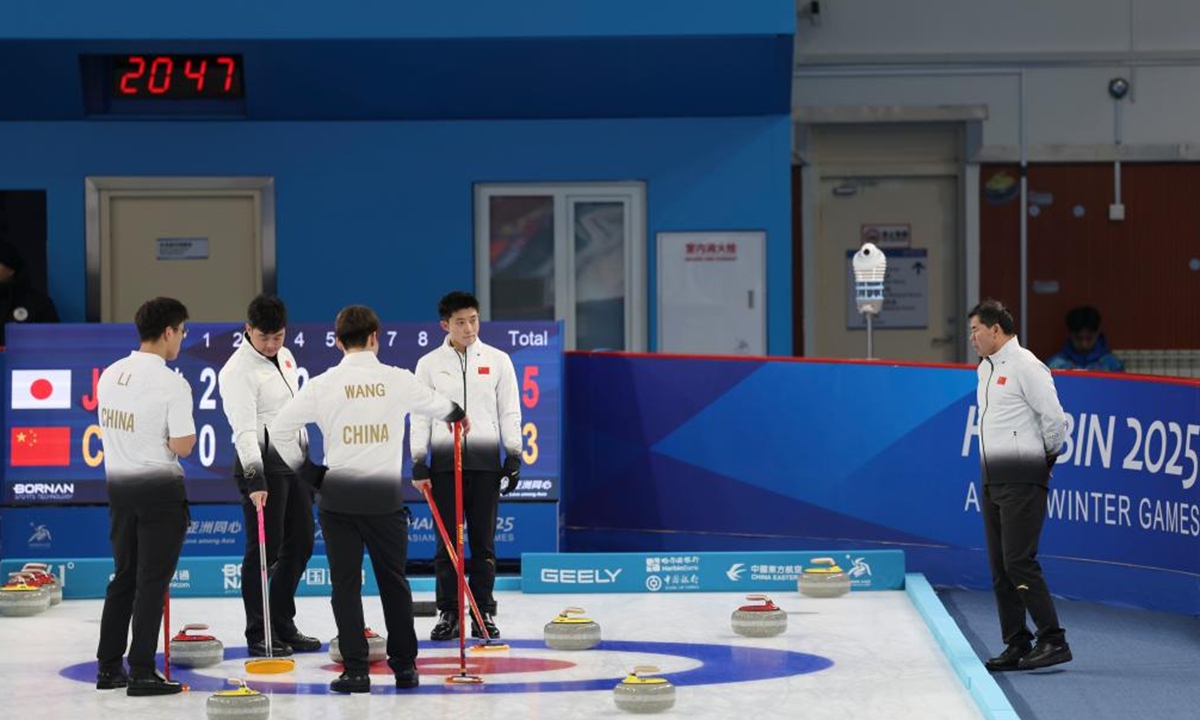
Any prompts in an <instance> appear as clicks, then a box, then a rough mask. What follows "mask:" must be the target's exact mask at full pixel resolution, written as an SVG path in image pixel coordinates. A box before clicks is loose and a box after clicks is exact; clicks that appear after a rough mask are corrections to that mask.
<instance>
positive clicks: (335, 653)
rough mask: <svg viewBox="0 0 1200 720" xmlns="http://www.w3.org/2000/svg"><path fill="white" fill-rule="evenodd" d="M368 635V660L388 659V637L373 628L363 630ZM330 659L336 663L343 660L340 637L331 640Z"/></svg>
mask: <svg viewBox="0 0 1200 720" xmlns="http://www.w3.org/2000/svg"><path fill="white" fill-rule="evenodd" d="M363 634H364V635H366V636H367V662H379V661H380V660H386V659H387V639H386V638H384V637H383V636H382V635H380V634H379V633H377V632H375V631H374V630H372V629H371V628H366V629H365V630H363ZM329 659H330V660H332V661H334V662H335V663H340V662H341V661H342V653H341V651H340V650H339V649H338V639H337V638H336V637H335V638H334V639H332V640H330V641H329Z"/></svg>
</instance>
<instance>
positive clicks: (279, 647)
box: [217, 295, 321, 657]
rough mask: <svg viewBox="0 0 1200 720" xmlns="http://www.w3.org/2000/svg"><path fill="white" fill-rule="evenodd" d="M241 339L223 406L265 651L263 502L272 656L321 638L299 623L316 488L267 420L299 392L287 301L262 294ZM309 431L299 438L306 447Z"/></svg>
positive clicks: (248, 601) (316, 646)
mask: <svg viewBox="0 0 1200 720" xmlns="http://www.w3.org/2000/svg"><path fill="white" fill-rule="evenodd" d="M246 317H247V320H246V328H245V330H244V332H243V333H242V342H241V344H240V345H239V346H238V348H237V349H236V350H234V352H233V355H232V356H231V357H230V358H229V360H228V361H227V362H226V363H225V366H224V367H223V368H221V373H220V374H219V375H218V376H217V385H218V387H219V388H220V391H221V407H222V408H224V410H225V417H227V418H229V426H230V427H231V428H232V429H233V445H234V450H235V451H236V458H235V459H234V467H233V476H234V479H235V480H236V481H237V486H238V490H240V491H241V493H242V515H243V516H244V518H245V522H244V523H243V526H244V527H245V529H246V554H245V556H244V557H243V558H242V605H243V606H244V608H245V611H246V644H247V645H248V647H249V648H250V655H251V656H255V657H263V656H265V655H266V654H267V652H266V648H265V647H264V646H263V641H264V635H265V633H264V632H263V612H262V587H261V585H262V580H261V579H260V574H259V572H258V564H259V562H260V560H259V557H258V512H257V507H258V506H259V505H262V507H263V518H264V520H263V522H264V525H265V526H266V535H267V566H268V568H269V569H270V578H269V580H268V581H267V582H269V583H270V585H271V587H270V600H271V625H272V628H271V648H272V653H271V654H272V655H275V656H287V655H291V654H292V650H298V651H301V652H314V651H317V650H320V649H321V641H320V640H318V639H317V638H315V637H311V636H309V635H305V634H304V633H302V632H300V631H299V630H298V629H297V628H296V589H297V588H299V587H300V579H301V578H302V577H304V570H305V568H306V567H307V566H308V560H309V558H311V557H312V554H313V511H312V506H313V489H312V487H311V486H310V485H309V484H308V483H305V482H299V481H298V480H297V476H296V474H295V473H293V472H292V470H291V468H289V467H288V466H287V464H285V463H284V462H283V460H282V459H281V458H280V457H279V453H278V452H277V451H276V450H275V448H274V447H273V446H271V445H270V444H269V443H268V442H267V439H268V433H267V427H268V426H269V425H270V424H271V421H272V420H274V419H275V416H276V415H277V414H278V413H279V411H280V410H281V409H283V406H284V405H286V404H287V402H288V401H289V400H291V399H292V396H293V395H295V394H296V390H297V388H298V387H299V386H298V378H297V368H296V359H295V358H294V357H292V353H291V351H290V350H288V349H287V347H286V346H285V345H284V341H285V340H286V338H287V308H286V307H285V306H284V304H283V301H282V300H280V299H279V298H277V297H275V296H273V295H259V296H258V297H256V298H254V299H253V300H251V301H250V306H249V307H248V308H247V310H246ZM304 442H305V438H304V437H303V436H301V437H300V438H298V439H297V443H296V445H297V448H300V449H301V452H303V447H302V446H303V445H304Z"/></svg>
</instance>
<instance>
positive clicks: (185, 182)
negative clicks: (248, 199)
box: [84, 176, 276, 322]
mask: <svg viewBox="0 0 1200 720" xmlns="http://www.w3.org/2000/svg"><path fill="white" fill-rule="evenodd" d="M108 190H123V191H139V190H146V191H152V192H153V191H175V192H178V191H185V192H186V191H189V190H194V191H197V192H206V191H214V190H236V191H240V192H257V193H258V197H259V210H260V212H259V228H258V231H259V234H258V237H259V242H260V243H261V252H262V288H263V292H265V293H269V294H272V295H273V294H275V292H276V276H275V265H276V262H275V178H272V177H232V176H231V177H88V178H84V195H85V208H86V214H85V225H86V232H87V266H86V279H87V319H88V322H99V321H100V316H101V308H100V284H101V282H102V273H101V271H102V267H101V252H100V235H101V228H102V222H103V221H105V218H102V217H101V213H102V212H103V208H102V207H101V203H100V193H101V192H102V191H108Z"/></svg>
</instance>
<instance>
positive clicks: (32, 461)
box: [8, 427, 71, 467]
mask: <svg viewBox="0 0 1200 720" xmlns="http://www.w3.org/2000/svg"><path fill="white" fill-rule="evenodd" d="M9 447H10V452H9V456H8V462H9V464H10V465H12V466H13V467H67V466H68V465H70V464H71V428H69V427H14V428H12V444H11V445H10V446H9Z"/></svg>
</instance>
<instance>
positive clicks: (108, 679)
mask: <svg viewBox="0 0 1200 720" xmlns="http://www.w3.org/2000/svg"><path fill="white" fill-rule="evenodd" d="M128 684H129V676H128V675H126V674H125V671H124V670H121V669H117V670H99V671H97V672H96V689H97V690H117V689H119V688H123V687H125V686H126V685H128Z"/></svg>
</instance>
